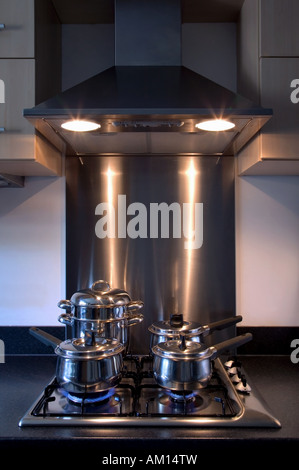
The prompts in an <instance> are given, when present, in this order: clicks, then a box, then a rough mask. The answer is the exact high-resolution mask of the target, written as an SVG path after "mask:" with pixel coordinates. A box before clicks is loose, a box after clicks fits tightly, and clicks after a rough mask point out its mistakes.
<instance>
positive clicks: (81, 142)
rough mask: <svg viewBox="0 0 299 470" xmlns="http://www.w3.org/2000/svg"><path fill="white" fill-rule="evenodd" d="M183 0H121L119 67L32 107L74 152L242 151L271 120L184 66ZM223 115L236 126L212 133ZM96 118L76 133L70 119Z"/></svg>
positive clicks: (43, 126)
mask: <svg viewBox="0 0 299 470" xmlns="http://www.w3.org/2000/svg"><path fill="white" fill-rule="evenodd" d="M180 62H181V6H180V0H165V1H163V2H158V1H157V2H155V1H152V0H121V1H120V0H115V66H113V67H111V68H109V69H107V70H105V71H104V72H101V73H99V74H98V75H96V76H94V77H92V78H90V79H87V80H86V81H84V82H82V83H80V84H79V85H76V86H74V87H72V88H70V89H68V90H66V91H64V92H62V93H60V94H59V95H57V96H55V97H53V98H51V99H49V100H47V101H45V102H43V103H40V104H39V105H37V106H36V107H34V108H32V109H25V110H24V116H25V117H26V118H27V119H28V120H29V121H30V122H31V123H32V124H33V125H34V126H35V128H36V129H37V131H38V132H40V133H41V134H43V135H44V136H45V137H46V138H47V139H48V140H49V141H50V142H52V143H53V144H54V145H55V146H56V147H57V148H59V149H61V150H65V152H66V154H67V155H109V154H110V155H113V154H116V155H121V154H127V155H131V154H184V155H191V154H192V155H220V156H221V155H235V154H236V153H237V152H238V151H239V150H240V149H241V148H242V147H243V146H244V145H245V144H246V143H247V142H248V141H249V140H250V139H251V138H252V137H253V136H254V135H255V134H256V133H257V132H258V131H259V130H260V129H261V127H262V126H263V125H264V124H265V123H266V122H267V121H268V120H269V119H270V117H271V115H272V110H270V109H264V108H261V107H260V106H257V105H255V104H253V103H252V102H251V101H249V100H247V99H246V98H244V97H241V96H239V95H238V94H235V93H233V92H232V91H230V90H227V89H225V88H224V87H222V86H220V85H218V84H217V83H214V82H213V81H211V80H209V79H207V78H205V77H203V76H201V75H199V74H197V73H195V72H193V71H192V70H190V69H188V68H186V67H183V66H182V65H181V63H180ZM215 119H218V120H219V119H223V120H225V121H229V122H231V123H232V124H233V125H234V127H233V128H231V129H229V130H225V131H221V132H220V131H217V132H211V131H205V130H201V129H199V128H198V127H196V126H197V124H198V123H201V122H203V121H208V120H215ZM70 120H84V121H92V122H93V123H96V124H97V125H98V127H97V128H96V129H95V130H92V131H89V132H87V131H85V132H73V131H70V130H67V129H64V128H62V127H61V125H62V124H64V123H65V122H66V121H70Z"/></svg>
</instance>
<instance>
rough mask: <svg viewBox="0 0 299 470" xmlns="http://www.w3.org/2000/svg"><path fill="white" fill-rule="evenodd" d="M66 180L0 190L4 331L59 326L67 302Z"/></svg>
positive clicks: (0, 306) (0, 290)
mask: <svg viewBox="0 0 299 470" xmlns="http://www.w3.org/2000/svg"><path fill="white" fill-rule="evenodd" d="M64 194H65V179H64V177H61V178H53V177H38V178H37V177H36V178H26V183H25V187H24V188H19V189H15V188H7V189H6V188H5V189H4V188H2V189H1V190H0V325H1V326H21V325H59V323H58V322H57V316H58V315H59V312H58V310H59V309H58V308H57V302H58V301H59V300H60V299H63V298H65V246H64V244H65V241H64V240H65V236H64V231H65V230H64V227H65V223H64V220H65V204H64Z"/></svg>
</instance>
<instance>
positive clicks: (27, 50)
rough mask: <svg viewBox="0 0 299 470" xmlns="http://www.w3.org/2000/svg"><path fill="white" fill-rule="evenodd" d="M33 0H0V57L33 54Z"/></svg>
mask: <svg viewBox="0 0 299 470" xmlns="http://www.w3.org/2000/svg"><path fill="white" fill-rule="evenodd" d="M33 11H34V0H21V1H20V0H1V2H0V24H1V25H2V27H1V28H0V57H6V58H9V57H10V58H15V57H20V58H25V57H33V56H34V14H32V13H33Z"/></svg>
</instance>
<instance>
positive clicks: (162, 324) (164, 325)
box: [148, 314, 242, 350]
mask: <svg viewBox="0 0 299 470" xmlns="http://www.w3.org/2000/svg"><path fill="white" fill-rule="evenodd" d="M240 321H242V316H241V315H237V316H234V317H229V318H226V319H224V320H220V321H216V322H213V323H208V324H207V325H201V324H200V323H197V322H193V321H186V320H184V318H183V315H182V314H173V315H171V316H170V318H169V320H161V321H158V322H156V323H153V324H152V325H151V326H150V327H149V328H148V330H149V331H150V333H151V336H150V350H151V349H152V347H153V346H155V345H156V344H159V343H164V342H165V341H168V340H171V339H179V338H180V335H181V334H184V336H185V338H186V339H188V340H190V341H195V342H197V343H203V339H204V338H205V337H206V336H208V335H210V334H211V333H213V332H214V331H216V330H223V329H224V328H228V327H229V326H232V325H235V324H236V323H239V322H240Z"/></svg>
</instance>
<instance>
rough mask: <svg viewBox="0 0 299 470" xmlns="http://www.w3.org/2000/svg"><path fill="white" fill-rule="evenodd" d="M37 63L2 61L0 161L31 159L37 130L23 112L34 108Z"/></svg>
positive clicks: (0, 70) (0, 68) (0, 66)
mask: <svg viewBox="0 0 299 470" xmlns="http://www.w3.org/2000/svg"><path fill="white" fill-rule="evenodd" d="M34 75H35V61H34V60H33V59H0V84H1V90H2V93H1V100H0V131H1V132H0V159H7V158H13V159H15V158H16V159H18V158H21V159H22V158H32V145H33V135H34V130H33V127H32V126H31V124H30V123H29V122H28V121H27V120H26V119H25V118H24V116H23V109H24V108H30V107H32V106H34V94H35V93H34V89H35V86H34V82H35V78H34Z"/></svg>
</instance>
